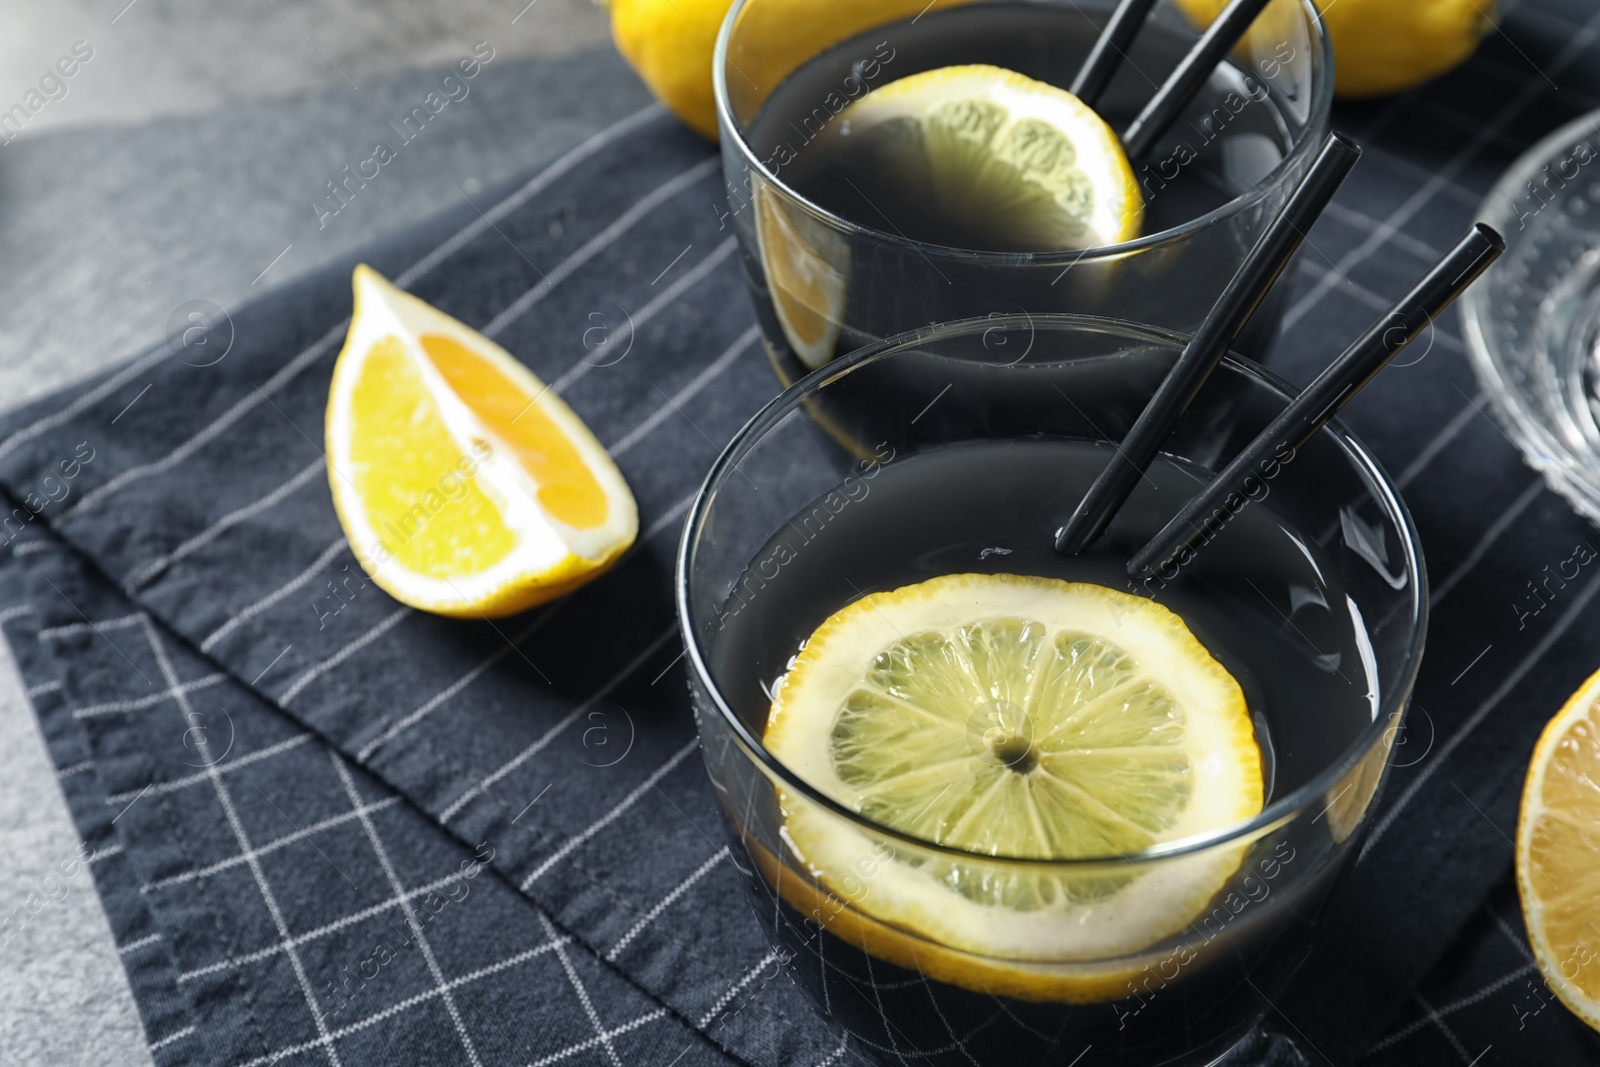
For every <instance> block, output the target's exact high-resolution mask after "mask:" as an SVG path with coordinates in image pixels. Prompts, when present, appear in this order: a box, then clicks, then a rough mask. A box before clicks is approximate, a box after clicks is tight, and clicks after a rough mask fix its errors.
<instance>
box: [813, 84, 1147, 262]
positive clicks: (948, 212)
mask: <svg viewBox="0 0 1600 1067" xmlns="http://www.w3.org/2000/svg"><path fill="white" fill-rule="evenodd" d="M833 130H835V131H836V132H834V133H833V134H832V138H833V141H832V143H831V144H829V145H828V146H827V147H829V148H830V149H832V150H834V151H837V152H839V153H841V160H842V161H843V164H844V166H845V168H846V169H847V170H848V171H850V172H853V173H854V174H856V175H859V176H870V177H868V178H867V184H868V185H869V186H870V193H871V196H870V198H871V199H874V200H877V199H880V198H881V199H885V200H887V198H888V197H890V196H891V195H892V196H893V197H894V199H893V200H892V201H888V206H889V210H890V212H891V213H892V212H893V210H894V206H895V205H902V204H903V205H908V206H909V208H910V209H911V210H913V211H914V212H915V213H916V214H917V215H918V216H921V217H923V218H927V219H934V220H943V221H944V222H946V223H948V224H956V225H959V227H960V229H961V230H962V231H964V232H965V233H968V234H971V235H972V237H971V238H969V240H968V242H966V243H967V244H968V246H969V247H980V248H983V249H986V250H991V251H1064V250H1072V249H1082V248H1094V247H1101V246H1105V245H1114V244H1120V243H1121V242H1123V241H1130V240H1133V239H1134V238H1135V237H1138V236H1139V231H1140V225H1141V223H1142V221H1143V218H1144V201H1143V199H1142V197H1141V195H1140V192H1139V185H1138V182H1137V181H1136V180H1135V179H1134V175H1133V168H1132V167H1131V166H1129V164H1128V157H1127V155H1126V153H1124V152H1123V150H1122V142H1121V141H1120V140H1118V138H1117V135H1116V133H1115V132H1114V131H1113V130H1112V129H1111V127H1110V126H1107V125H1106V123H1105V121H1104V120H1103V119H1101V118H1100V116H1099V115H1097V114H1096V113H1095V112H1094V111H1093V110H1092V109H1091V108H1089V107H1088V106H1086V105H1085V104H1084V103H1083V102H1082V101H1081V100H1079V99H1078V98H1077V97H1075V96H1073V95H1072V94H1071V93H1069V92H1067V91H1066V90H1065V89H1059V88H1057V87H1055V86H1053V85H1047V84H1046V83H1044V82H1040V81H1035V80H1033V79H1032V78H1028V77H1025V76H1023V75H1021V74H1018V73H1016V72H1015V71H1010V70H1005V69H1003V68H1001V67H993V66H987V65H982V64H979V65H973V66H960V67H942V68H940V69H938V70H930V71H925V72H923V73H921V74H914V75H912V76H911V77H909V78H902V79H901V80H899V81H896V82H891V83H890V84H888V85H885V86H883V87H882V88H879V89H876V90H874V91H872V92H870V93H868V94H867V95H866V96H864V97H862V98H861V99H860V100H857V101H856V102H855V103H853V104H851V105H850V106H849V107H847V108H846V109H845V110H844V111H843V112H841V113H840V116H839V118H838V120H836V122H835V123H834V124H833ZM819 147H821V146H820V145H815V146H808V148H807V149H805V150H807V151H817V150H818V148H819ZM860 218H861V221H864V222H866V223H867V224H868V225H871V226H874V227H877V226H879V225H880V220H879V219H877V217H876V216H875V214H874V213H873V210H872V208H871V207H870V206H869V207H868V208H866V209H864V210H863V213H862V215H861V216H860ZM908 236H912V237H916V236H918V235H917V234H915V233H912V234H908ZM943 243H953V242H951V241H950V240H948V239H947V240H946V241H945V242H943Z"/></svg>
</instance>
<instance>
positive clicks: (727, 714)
mask: <svg viewBox="0 0 1600 1067" xmlns="http://www.w3.org/2000/svg"><path fill="white" fill-rule="evenodd" d="M1041 324H1043V325H1044V326H1045V327H1047V328H1052V329H1059V330H1082V329H1084V328H1090V329H1093V330H1095V331H1097V332H1101V333H1111V334H1120V335H1121V336H1123V337H1126V338H1128V339H1131V340H1141V341H1148V342H1154V343H1158V344H1162V345H1167V346H1170V347H1173V348H1176V349H1178V350H1180V351H1181V350H1182V348H1183V346H1184V345H1185V344H1186V343H1187V342H1188V337H1187V335H1185V334H1182V333H1178V332H1176V331H1173V330H1167V329H1162V328H1159V327H1155V326H1147V325H1144V324H1141V323H1135V322H1129V321H1127V320H1125V319H1113V318H1104V317H1101V316H1096V315H1071V314H1058V313H1052V314H1038V315H1029V314H1026V313H1024V314H1021V315H1018V314H1005V315H993V316H985V317H975V318H966V319H956V320H953V321H951V322H946V323H939V324H936V325H933V326H924V327H921V328H919V329H916V330H909V331H906V332H905V333H901V334H897V335H895V336H894V337H889V338H885V339H884V340H882V341H877V342H874V343H873V344H870V345H867V346H865V347H863V348H859V349H857V350H856V351H854V352H852V353H850V354H848V355H845V356H841V357H840V358H838V359H836V360H834V361H833V362H831V363H827V364H824V365H823V366H822V367H820V368H818V369H817V370H814V371H812V372H811V373H810V374H807V375H806V376H805V377H804V378H801V379H800V380H799V381H797V382H795V383H794V384H793V385H791V386H790V387H789V388H787V389H785V390H784V391H783V392H782V393H780V394H779V395H778V396H776V397H774V398H773V399H772V400H770V401H768V402H767V403H766V404H765V405H763V406H762V408H761V410H760V411H758V412H756V413H755V414H754V415H753V416H751V417H750V419H749V421H747V422H746V423H745V424H744V426H743V427H741V428H740V429H739V431H738V432H737V433H735V434H734V436H733V438H732V439H731V440H730V441H729V442H728V444H727V445H726V446H724V448H723V449H722V451H721V452H720V453H719V454H718V456H717V458H716V461H715V462H714V463H712V465H711V469H710V470H709V471H708V472H707V474H706V477H705V480H704V482H702V483H701V486H700V489H699V490H698V491H697V492H696V494H695V498H694V503H693V504H692V505H691V506H690V508H689V513H688V516H687V518H686V519H685V522H684V528H683V535H682V537H681V538H680V539H679V542H678V553H677V559H676V561H675V564H674V567H673V600H674V606H675V608H676V611H677V615H678V628H679V629H680V630H681V631H682V633H683V639H684V649H685V654H686V656H687V659H688V661H689V669H690V670H691V671H692V672H693V673H694V675H695V676H696V677H697V678H698V679H699V682H700V684H701V685H702V686H703V687H704V689H705V691H706V692H707V693H708V694H710V697H711V700H712V703H713V704H714V705H715V706H716V710H717V712H718V714H720V715H721V716H722V718H723V720H724V722H725V723H726V724H727V725H728V727H729V729H730V730H731V731H732V732H733V736H734V739H735V741H736V742H737V743H738V745H739V747H740V748H741V749H742V750H743V751H744V753H745V755H746V756H748V757H749V758H750V759H752V760H753V761H754V762H755V763H756V764H757V766H758V767H759V768H760V769H761V770H762V772H763V773H765V774H766V775H768V776H769V777H770V778H775V779H777V780H778V781H779V782H781V783H782V785H783V786H784V788H786V789H789V790H792V791H793V792H796V793H799V794H801V795H802V796H804V797H805V798H806V799H807V800H809V801H811V802H812V803H815V804H817V805H818V806H820V807H822V808H824V809H826V810H827V811H829V812H830V813H831V814H833V815H835V816H837V817H838V818H841V819H843V820H845V821H846V822H848V823H851V824H853V825H856V826H859V827H862V828H864V829H866V830H868V831H869V832H871V833H873V834H875V835H878V836H881V837H884V838H888V839H890V840H893V841H896V842H899V843H902V844H904V845H906V846H908V847H910V848H914V849H919V850H921V851H923V852H931V853H934V854H937V855H941V856H944V857H947V858H950V859H953V860H957V861H960V862H964V863H972V862H982V863H986V864H993V865H999V866H1016V867H1023V868H1027V869H1030V870H1039V869H1041V868H1048V869H1058V868H1069V869H1082V868H1095V867H1104V866H1106V865H1107V864H1118V865H1131V864H1141V863H1146V862H1151V861H1171V860H1175V859H1178V858H1180V857H1184V856H1191V855H1195V854H1197V853H1201V852H1206V851H1209V850H1211V849H1215V848H1218V847H1221V846H1225V845H1230V844H1234V843H1236V842H1239V843H1244V842H1246V841H1247V840H1253V839H1255V838H1258V837H1260V836H1263V835H1264V834H1266V833H1270V832H1271V831H1273V830H1275V829H1277V828H1278V827H1279V826H1282V825H1285V824H1287V823H1289V822H1291V821H1293V820H1294V819H1296V818H1298V817H1300V816H1301V815H1303V814H1305V812H1306V811H1308V810H1310V808H1311V807H1312V806H1313V805H1314V804H1316V803H1318V802H1320V801H1323V800H1325V799H1326V794H1327V793H1328V791H1329V790H1330V789H1332V787H1333V786H1334V785H1336V784H1337V783H1338V782H1339V781H1340V780H1341V779H1343V778H1344V777H1345V776H1346V775H1347V774H1349V773H1350V771H1351V770H1352V769H1354V767H1355V766H1356V765H1357V764H1358V763H1360V762H1361V760H1362V759H1364V758H1365V757H1366V756H1367V754H1368V753H1369V752H1370V751H1371V750H1372V747H1373V745H1374V744H1376V743H1377V742H1378V741H1379V739H1380V738H1381V737H1382V735H1383V734H1384V733H1385V732H1386V731H1388V730H1390V729H1392V728H1394V727H1393V726H1392V725H1391V722H1390V720H1391V719H1394V718H1395V717H1396V716H1397V715H1398V714H1399V713H1401V712H1403V711H1404V710H1405V707H1406V705H1407V704H1408V702H1409V700H1410V695H1411V692H1412V690H1413V688H1414V687H1415V685H1416V678H1417V671H1418V670H1419V668H1420V666H1421V661H1422V649H1423V644H1424V641H1425V638H1426V636H1427V631H1428V576H1427V570H1426V568H1425V567H1424V565H1423V562H1422V541H1421V534H1420V533H1419V532H1418V530H1417V527H1416V523H1415V522H1414V521H1413V520H1412V518H1411V512H1410V510H1409V509H1408V508H1407V507H1406V505H1405V501H1404V500H1402V499H1401V497H1400V493H1399V490H1398V489H1397V488H1396V487H1395V485H1394V482H1393V480H1392V479H1391V478H1390V477H1389V475H1388V473H1387V472H1386V471H1384V469H1383V467H1382V466H1381V465H1380V464H1379V463H1378V461H1377V459H1376V458H1374V457H1373V456H1372V454H1371V453H1370V452H1369V451H1368V450H1367V448H1366V446H1365V445H1363V444H1362V443H1361V441H1360V439H1359V438H1358V437H1356V436H1355V434H1354V433H1352V432H1351V431H1350V429H1349V428H1348V427H1347V426H1345V425H1344V423H1343V421H1342V420H1340V419H1338V418H1334V419H1332V420H1330V421H1329V422H1328V424H1327V425H1326V426H1324V427H1323V428H1322V429H1321V430H1318V431H1317V439H1319V440H1322V439H1331V441H1332V443H1333V444H1334V446H1335V447H1336V448H1338V449H1339V451H1340V452H1342V453H1343V454H1344V456H1345V458H1346V459H1347V460H1348V461H1349V463H1350V464H1351V466H1352V467H1354V468H1355V469H1357V470H1358V471H1361V472H1364V473H1365V474H1366V476H1367V479H1368V481H1370V483H1371V485H1372V488H1373V490H1374V496H1375V498H1376V499H1377V500H1378V501H1379V502H1380V504H1381V505H1382V506H1384V507H1385V508H1386V509H1387V510H1388V512H1389V513H1390V517H1391V518H1392V519H1393V520H1394V522H1395V525H1396V526H1397V527H1398V528H1399V529H1400V532H1401V535H1402V536H1401V541H1402V544H1401V550H1402V552H1403V558H1404V563H1405V573H1406V574H1407V575H1409V576H1410V578H1411V581H1410V582H1409V583H1408V585H1409V587H1410V591H1411V618H1412V620H1413V622H1412V624H1411V635H1410V640H1409V642H1408V643H1407V647H1406V649H1405V652H1404V658H1403V661H1402V666H1401V671H1400V677H1399V678H1398V679H1397V680H1396V682H1395V684H1394V685H1392V686H1390V687H1389V688H1388V690H1387V692H1385V693H1383V694H1382V696H1381V697H1380V700H1379V706H1378V708H1377V709H1376V713H1375V714H1374V716H1373V719H1372V722H1371V723H1370V724H1368V726H1367V727H1366V728H1365V729H1364V730H1362V732H1361V734H1360V736H1359V737H1357V738H1356V739H1355V740H1354V741H1352V742H1351V743H1350V744H1349V745H1348V746H1347V747H1346V748H1345V749H1344V750H1343V751H1342V752H1341V753H1340V754H1339V755H1338V756H1337V757H1336V758H1334V759H1333V760H1330V761H1329V763H1328V764H1327V765H1326V766H1325V767H1323V768H1322V769H1321V770H1320V771H1318V772H1317V773H1316V774H1314V775H1312V776H1311V778H1310V779H1309V780H1307V781H1306V782H1305V783H1303V784H1302V785H1301V786H1300V787H1299V788H1298V789H1295V790H1293V791H1292V792H1290V793H1288V794H1286V795H1284V796H1282V797H1280V798H1278V799H1277V800H1275V801H1273V802H1272V803H1270V804H1267V805H1266V806H1264V807H1263V808H1262V809H1261V811H1260V812H1259V813H1257V814H1256V815H1254V816H1252V817H1251V818H1249V819H1246V820H1244V821H1242V822H1237V823H1234V824H1232V825H1229V826H1224V827H1220V828H1218V829H1215V830H1209V831H1206V832H1205V833H1201V834H1191V835H1190V836H1188V837H1183V838H1178V839H1176V840H1174V841H1167V842H1162V843H1160V844H1157V845H1152V846H1150V847H1148V848H1145V849H1141V850H1139V851H1137V852H1126V853H1107V854H1105V855H1096V856H1082V857H1075V858H1072V859H1053V858H1047V857H1024V856H989V855H985V854H983V853H978V852H971V851H968V850H966V849H961V848H956V847H954V846H951V845H942V844H939V843H937V842H933V841H928V840H926V839H924V838H920V837H917V836H915V835H913V834H908V833H906V832H904V831H902V830H896V829H894V828H893V827H889V826H885V825H883V824H882V823H879V822H876V821H874V820H872V819H869V818H867V817H866V816H864V815H862V814H860V813H859V812H856V811H852V810H851V809H850V808H848V807H846V806H845V805H843V804H842V803H840V802H839V801H837V800H834V799H833V798H832V797H829V796H828V795H827V794H826V793H823V792H822V791H821V790H819V789H817V788H816V787H814V786H812V785H811V784H810V783H809V782H807V781H805V780H804V779H802V778H801V777H800V776H799V775H797V774H796V773H795V772H794V771H792V770H791V769H790V768H789V767H788V766H787V765H785V764H784V763H783V761H781V760H779V759H778V758H777V757H776V756H774V755H773V754H772V753H771V752H770V751H768V750H767V748H766V746H765V744H763V743H762V740H761V738H759V737H757V736H756V735H755V734H754V733H753V732H752V731H751V730H750V728H749V727H748V726H746V724H745V722H744V720H743V719H741V718H740V717H739V715H738V713H737V712H735V711H734V710H733V708H732V707H730V706H729V704H728V702H727V700H726V699H724V697H723V695H722V689H721V687H720V686H719V685H718V684H717V681H716V679H715V678H714V677H713V676H712V673H711V668H710V666H709V664H708V663H707V662H706V659H705V656H704V655H703V650H702V648H701V641H700V638H699V635H698V634H696V632H695V629H694V626H693V623H692V616H691V615H690V611H689V609H690V599H691V591H690V580H689V574H690V564H691V562H692V559H691V556H692V554H693V550H692V545H693V542H694V541H695V533H696V531H697V530H698V529H699V528H700V527H701V526H702V524H703V523H704V521H705V517H706V514H707V513H708V512H709V510H710V509H711V507H712V506H713V504H714V502H715V499H716V496H717V491H718V488H719V487H720V486H721V484H722V483H723V481H724V480H725V479H726V478H727V476H728V475H729V474H730V473H731V472H732V471H733V469H734V468H735V467H736V466H737V464H738V462H739V461H740V460H741V459H743V457H744V455H745V454H746V453H747V452H748V451H749V449H750V448H751V447H752V446H753V445H754V444H756V443H757V442H759V441H760V440H761V439H763V438H764V437H765V436H766V435H767V433H768V432H769V431H770V430H772V429H773V428H774V427H775V426H777V425H778V423H779V422H780V421H781V420H782V419H783V418H785V417H787V416H788V415H789V414H790V413H792V412H793V411H795V410H797V409H799V408H800V407H801V405H802V404H803V403H804V402H805V401H807V400H808V399H809V398H810V397H811V396H812V395H813V394H815V393H816V392H817V391H818V390H819V389H821V388H824V387H826V386H827V385H829V384H830V383H831V382H832V381H834V380H835V379H837V378H839V377H842V376H843V375H846V374H849V373H851V372H853V371H854V370H855V369H856V368H858V367H860V366H862V365H864V364H866V363H869V362H872V361H875V360H877V359H879V358H885V357H888V356H892V355H894V354H896V353H897V352H900V351H904V350H906V349H909V348H911V347H913V346H915V345H918V344H923V343H926V342H928V341H929V340H930V339H943V338H948V337H966V336H971V335H972V334H975V333H976V334H982V333H983V332H984V331H987V330H993V329H996V328H1001V329H1005V328H1010V327H1015V326H1023V325H1027V326H1029V327H1030V328H1037V327H1039V326H1040V325H1041ZM948 358H956V357H948ZM1064 362H1071V361H1064V360H1054V361H1039V362H1038V363H1034V364H1031V365H1032V366H1050V365H1051V364H1052V363H1064ZM995 366H997V367H999V366H1002V365H998V364H996V365H995ZM1222 366H1223V367H1226V368H1227V369H1228V370H1230V371H1232V372H1234V373H1238V374H1243V375H1244V376H1245V377H1246V378H1249V379H1252V380H1254V381H1255V382H1256V383H1258V384H1260V385H1264V386H1266V387H1267V388H1268V389H1270V390H1272V391H1273V392H1274V393H1276V394H1277V395H1278V396H1279V397H1281V398H1282V400H1283V402H1284V403H1285V404H1287V403H1288V402H1289V400H1290V399H1292V398H1293V397H1294V396H1295V395H1296V394H1297V390H1296V389H1295V388H1294V386H1292V385H1291V384H1290V383H1289V382H1287V381H1286V380H1284V379H1283V378H1281V377H1279V376H1278V375H1276V374H1273V373H1272V372H1271V371H1269V370H1267V369H1266V368H1264V367H1262V366H1261V365H1259V364H1257V363H1255V362H1254V361H1252V360H1249V359H1246V358H1244V357H1243V356H1239V355H1236V354H1234V353H1231V352H1230V353H1229V354H1228V355H1227V356H1226V357H1224V359H1223V362H1222ZM1369 814H1370V813H1369Z"/></svg>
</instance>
